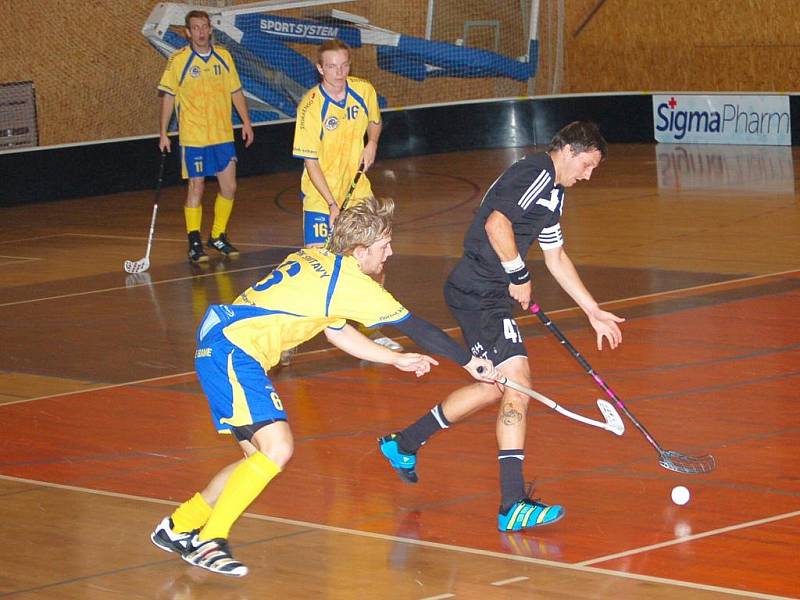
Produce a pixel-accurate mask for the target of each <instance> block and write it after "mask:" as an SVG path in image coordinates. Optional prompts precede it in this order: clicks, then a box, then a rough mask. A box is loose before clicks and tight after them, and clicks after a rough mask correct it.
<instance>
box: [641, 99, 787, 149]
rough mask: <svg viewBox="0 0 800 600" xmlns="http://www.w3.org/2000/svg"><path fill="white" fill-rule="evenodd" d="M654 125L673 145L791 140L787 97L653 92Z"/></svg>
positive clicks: (662, 138)
mask: <svg viewBox="0 0 800 600" xmlns="http://www.w3.org/2000/svg"><path fill="white" fill-rule="evenodd" d="M653 127H654V129H655V131H654V134H655V139H656V141H658V142H667V143H672V144H678V143H682V144H749V145H770V146H789V145H791V143H792V135H791V131H792V128H791V121H790V116H789V97H788V96H777V95H775V96H761V95H742V96H726V95H717V94H713V95H706V96H697V95H689V94H686V95H684V94H674V95H653Z"/></svg>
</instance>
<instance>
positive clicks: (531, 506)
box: [497, 498, 565, 531]
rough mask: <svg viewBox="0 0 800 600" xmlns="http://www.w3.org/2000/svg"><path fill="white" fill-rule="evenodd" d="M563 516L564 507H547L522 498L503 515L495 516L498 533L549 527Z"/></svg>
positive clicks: (554, 505)
mask: <svg viewBox="0 0 800 600" xmlns="http://www.w3.org/2000/svg"><path fill="white" fill-rule="evenodd" d="M564 514H565V511H564V507H563V506H560V505H558V504H553V505H552V506H548V505H547V504H543V503H542V502H539V501H538V500H531V499H530V498H523V499H522V500H520V501H518V502H515V503H514V504H512V505H511V508H509V509H508V512H506V513H503V512H502V509H501V511H500V512H499V513H498V515H497V529H499V530H500V531H521V530H523V529H530V528H531V527H539V526H540V525H549V524H550V523H555V522H556V521H558V520H560V519H561V518H562V517H563V516H564Z"/></svg>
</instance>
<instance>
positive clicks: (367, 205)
mask: <svg viewBox="0 0 800 600" xmlns="http://www.w3.org/2000/svg"><path fill="white" fill-rule="evenodd" d="M393 219H394V200H392V199H391V198H375V197H374V196H370V197H369V198H367V199H366V200H364V201H362V202H359V203H358V204H356V205H355V206H352V207H349V208H347V209H346V210H343V211H342V212H341V214H340V215H339V216H338V217H336V221H335V222H334V227H333V234H332V235H331V239H330V243H329V244H328V249H329V250H330V251H331V252H334V253H336V254H344V255H345V256H349V255H351V254H352V253H353V251H354V250H355V249H356V248H358V247H359V246H363V247H365V248H368V247H369V246H371V245H372V244H374V243H375V242H377V241H378V240H379V239H381V238H384V237H387V236H390V235H392V221H393Z"/></svg>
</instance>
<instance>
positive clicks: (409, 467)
mask: <svg viewBox="0 0 800 600" xmlns="http://www.w3.org/2000/svg"><path fill="white" fill-rule="evenodd" d="M378 447H379V448H380V450H381V454H383V455H384V456H385V457H386V459H387V460H388V461H389V464H390V465H392V468H393V469H394V470H395V471H396V472H397V474H398V475H399V476H400V479H402V480H403V481H405V482H406V483H417V481H419V478H418V477H417V472H416V471H415V470H414V469H415V468H416V466H417V455H416V454H405V453H404V452H400V447H399V446H398V444H397V434H396V433H391V434H389V435H386V436H383V437H382V438H378Z"/></svg>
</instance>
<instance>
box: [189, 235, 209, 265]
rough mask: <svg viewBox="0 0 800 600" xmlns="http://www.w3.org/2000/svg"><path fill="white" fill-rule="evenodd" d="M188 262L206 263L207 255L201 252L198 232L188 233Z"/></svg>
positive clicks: (201, 245)
mask: <svg viewBox="0 0 800 600" xmlns="http://www.w3.org/2000/svg"><path fill="white" fill-rule="evenodd" d="M189 262H193V263H204V262H208V254H206V253H205V251H204V250H203V241H202V240H201V239H200V232H199V231H190V232H189Z"/></svg>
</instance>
